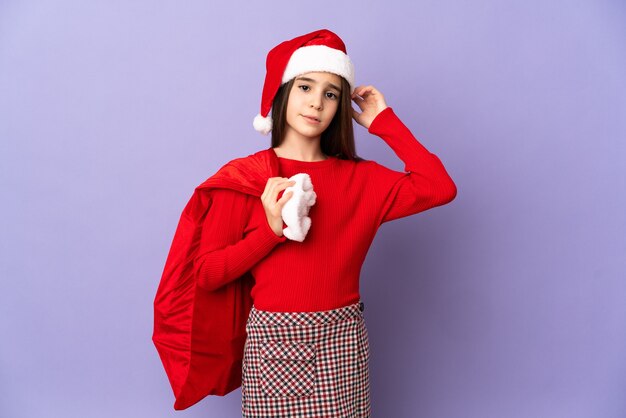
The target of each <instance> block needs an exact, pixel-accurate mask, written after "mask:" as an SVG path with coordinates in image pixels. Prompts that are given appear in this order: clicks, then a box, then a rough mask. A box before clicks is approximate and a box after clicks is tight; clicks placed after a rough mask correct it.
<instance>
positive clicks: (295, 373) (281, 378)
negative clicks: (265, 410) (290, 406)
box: [259, 340, 317, 397]
mask: <svg viewBox="0 0 626 418" xmlns="http://www.w3.org/2000/svg"><path fill="white" fill-rule="evenodd" d="M316 351H317V347H316V345H315V344H314V343H304V342H299V341H283V340H264V341H261V344H260V350H259V355H260V357H261V362H260V370H259V371H260V374H259V378H260V386H261V390H262V391H263V394H264V395H265V396H268V397H300V396H309V395H311V394H312V393H313V392H314V391H315V384H316V372H317V370H316V358H315V355H316Z"/></svg>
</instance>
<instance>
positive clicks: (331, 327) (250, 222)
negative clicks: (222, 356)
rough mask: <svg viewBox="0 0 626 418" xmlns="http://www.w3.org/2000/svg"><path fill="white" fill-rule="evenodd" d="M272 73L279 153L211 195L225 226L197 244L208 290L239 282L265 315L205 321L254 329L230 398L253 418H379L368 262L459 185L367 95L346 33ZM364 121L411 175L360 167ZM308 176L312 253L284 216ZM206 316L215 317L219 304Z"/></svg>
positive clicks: (239, 165)
mask: <svg viewBox="0 0 626 418" xmlns="http://www.w3.org/2000/svg"><path fill="white" fill-rule="evenodd" d="M266 68H267V74H266V77H265V84H264V87H263V96H262V101H261V112H260V113H259V114H258V115H257V116H256V117H255V118H254V123H253V126H254V128H255V129H256V130H257V131H259V132H261V133H263V134H268V133H269V132H270V131H271V132H272V137H271V142H272V143H271V147H270V148H267V149H264V150H262V151H259V152H257V153H255V154H253V155H250V156H248V157H245V158H240V159H236V160H233V161H231V162H230V163H228V164H227V165H225V166H224V167H222V168H221V169H220V171H218V173H216V175H215V176H213V177H212V178H210V179H209V180H207V182H205V183H203V185H205V186H208V185H209V184H211V185H213V187H214V188H213V189H212V194H211V198H210V201H211V204H210V212H209V213H210V214H211V215H210V219H208V220H206V221H204V222H202V227H201V233H199V236H200V238H199V239H198V241H197V245H191V246H190V247H193V248H194V249H195V250H194V252H193V254H194V256H193V263H192V264H193V265H192V267H190V269H189V270H190V271H193V280H194V282H195V283H196V285H197V287H198V288H200V289H203V290H202V291H203V292H212V293H211V294H213V295H223V294H225V293H224V292H226V290H224V289H231V288H232V286H235V283H238V284H239V285H240V287H238V288H237V290H236V291H233V293H232V294H236V295H239V296H236V297H237V298H241V297H250V298H251V299H250V303H253V304H252V306H251V307H250V308H249V309H246V303H242V304H239V305H238V306H239V308H237V309H235V308H233V305H232V303H230V304H228V303H225V304H224V305H223V306H226V307H227V309H229V311H228V313H227V314H226V313H224V312H225V310H226V309H222V308H220V310H219V311H218V310H217V308H215V309H214V310H213V311H212V312H213V313H214V314H215V315H208V314H205V316H204V318H205V319H204V321H205V322H206V321H209V320H211V318H213V317H217V316H219V317H221V318H226V319H225V321H226V325H225V326H224V327H223V328H220V329H219V330H218V331H216V329H217V328H215V329H213V331H211V332H212V334H217V333H219V334H221V333H222V332H224V331H225V330H231V329H232V328H236V327H237V325H236V324H237V323H243V324H244V325H245V335H244V334H243V333H242V335H244V338H242V340H241V341H243V344H244V346H243V350H240V351H239V352H238V351H236V350H237V349H239V346H238V345H237V344H235V343H233V344H231V345H232V346H234V347H235V351H234V354H232V356H233V357H234V358H235V360H238V359H241V360H242V362H241V363H240V364H241V367H240V370H238V371H240V372H241V375H240V377H241V379H240V380H236V381H235V379H233V378H232V376H230V378H231V379H230V382H231V383H232V384H231V385H230V386H229V387H228V388H227V389H226V390H224V391H222V393H223V392H226V391H227V390H228V391H230V390H232V389H233V388H234V387H238V384H239V383H240V384H241V392H242V414H243V416H244V417H295V416H298V417H369V416H371V405H370V391H369V344H368V335H367V329H366V327H365V322H364V303H363V302H362V301H361V299H360V294H359V274H360V269H361V266H362V264H363V261H364V260H365V256H366V253H367V250H368V248H369V246H370V244H371V242H372V241H373V239H374V236H375V234H376V231H377V229H378V227H379V226H380V225H381V224H383V223H385V222H388V221H391V220H394V219H398V218H402V217H405V216H409V215H412V214H416V213H419V212H422V211H425V210H427V209H429V208H433V207H435V206H440V205H443V204H446V203H448V202H450V201H452V200H453V199H454V197H455V196H456V186H455V184H454V182H453V181H452V179H451V178H450V176H449V175H448V173H447V172H446V170H445V168H444V166H443V164H442V163H441V161H440V160H439V158H438V157H437V156H436V155H434V154H432V153H430V152H429V151H428V150H427V149H426V148H425V147H424V146H423V145H421V144H420V143H419V142H418V141H417V139H416V138H415V137H414V136H413V135H412V133H411V132H410V130H409V129H408V128H407V127H406V126H405V125H404V124H403V123H402V122H401V121H400V119H399V118H398V117H397V116H396V115H395V113H394V111H393V109H392V108H391V107H389V106H388V105H387V103H386V101H385V98H384V96H383V95H382V93H381V92H380V91H378V90H377V89H376V88H375V87H373V86H371V85H368V86H363V85H361V86H358V87H357V86H355V83H354V66H353V64H352V62H351V60H350V58H349V57H348V55H347V53H346V48H345V45H344V43H343V41H342V40H341V39H340V38H339V37H338V36H337V35H336V34H335V33H333V32H331V31H329V30H326V29H321V30H317V31H314V32H311V33H308V34H305V35H302V36H299V37H296V38H294V39H291V40H288V41H285V42H282V43H281V44H279V45H277V46H275V47H274V48H273V49H272V50H271V51H270V52H269V53H268V56H267V62H266ZM352 102H354V103H355V104H356V105H357V106H358V108H359V109H360V112H359V111H357V110H355V109H353V107H352ZM270 110H271V112H272V117H270V116H268V115H269V112H270ZM352 119H354V120H355V121H356V122H357V123H358V124H360V125H361V126H363V127H364V128H366V129H367V130H368V132H369V133H371V134H374V135H377V136H379V137H380V138H382V139H383V140H384V141H385V142H386V143H387V144H388V145H389V146H390V147H391V148H392V149H393V151H394V152H395V153H396V155H397V156H398V157H399V158H400V159H401V160H402V161H403V162H404V163H405V171H404V172H398V171H393V170H390V169H389V168H387V167H384V166H382V165H380V164H378V163H376V162H375V161H368V160H364V159H362V158H360V157H358V156H357V155H356V152H355V145H354V136H353V130H352ZM298 173H306V174H308V175H309V177H310V180H311V183H312V185H313V187H314V190H315V193H316V196H317V198H316V201H315V204H314V205H313V206H312V207H311V208H310V212H309V216H310V220H311V226H310V229H309V230H308V232H307V233H306V236H305V238H304V240H303V241H301V242H299V241H295V240H289V239H288V238H287V237H286V236H285V235H284V234H283V228H284V226H285V224H284V223H283V219H282V216H281V213H282V208H283V206H284V205H285V203H286V202H287V201H288V200H289V199H290V198H291V197H292V196H293V193H292V192H291V191H288V192H286V193H283V192H284V191H285V189H286V188H287V187H290V186H293V185H294V184H295V182H294V181H293V180H290V177H292V176H294V175H295V174H298ZM218 175H219V176H218ZM214 177H219V185H218V183H216V182H217V181H218V180H217V179H215V178H214ZM235 184H236V185H235ZM199 187H200V186H199ZM281 194H282V195H281ZM188 206H193V207H199V206H198V205H197V204H193V205H192V204H191V202H190V204H188ZM204 207H205V206H203V210H204ZM181 222H182V220H181ZM240 225H241V227H240V228H241V229H242V231H241V233H240V232H238V231H237V228H239V226H240ZM179 228H180V227H179ZM177 234H178V232H177ZM171 252H174V251H173V250H172V251H171ZM177 252H178V251H177ZM168 263H169V260H168ZM166 270H167V266H166ZM246 277H253V280H251V281H250V287H249V288H247V287H245V286H244V285H243V284H241V283H246V281H245V278H246ZM179 287H180V286H179ZM247 290H249V292H247ZM220 292H222V293H220ZM241 295H243V296H241ZM203 297H204V296H203ZM237 300H239V299H237ZM252 301H253V302H252ZM156 304H157V302H156V301H155V306H156ZM196 306H200V305H199V302H196ZM205 306H209V307H210V308H206V309H203V312H205V313H206V311H207V310H208V309H211V308H214V307H215V306H216V305H215V304H213V305H211V304H209V303H206V304H205ZM231 311H232V312H235V313H233V314H232V315H231ZM241 311H243V314H242V313H241ZM197 312H199V309H196V314H194V315H196V316H197V315H198V313H197ZM224 315H226V316H224ZM241 315H243V321H242V319H241ZM214 321H215V320H214ZM233 324H235V325H233ZM155 330H156V326H155ZM155 334H156V331H155ZM192 340H194V341H197V340H198V339H197V338H195V339H194V338H192ZM202 341H205V340H202ZM214 341H215V344H217V342H216V341H217V339H215V340H214ZM232 341H235V338H234V337H233V339H232ZM155 343H156V339H155ZM171 345H172V344H169V346H171ZM206 345H207V343H206V341H205V343H204V345H202V344H196V346H195V347H196V348H197V347H206ZM157 346H158V345H157ZM164 346H165V344H164ZM207 351H210V350H207ZM241 351H243V352H241ZM191 352H194V350H193V349H192V350H191ZM216 352H217V350H213V354H215V353H216ZM161 354H162V358H163V353H162V352H161ZM205 357H206V358H209V357H211V355H208V354H207V356H205ZM165 362H166V361H165V359H164V363H165ZM192 363H194V361H192ZM196 364H197V363H196ZM234 364H235V365H238V364H239V363H237V362H236V361H235V362H234ZM200 369H201V368H196V370H200ZM205 370H207V373H208V371H209V368H208V367H206V368H205ZM210 372H211V373H213V374H216V372H215V369H210ZM168 374H170V373H169V371H168ZM231 374H232V373H231ZM238 377H239V376H238V375H235V378H238ZM233 382H235V383H233ZM172 384H173V386H174V383H172ZM175 392H176V388H175ZM176 393H177V397H179V398H180V396H179V392H176ZM209 393H217V392H215V391H213V392H209ZM198 396H200V395H198ZM198 396H196V398H197V397H198ZM196 401H197V399H196Z"/></svg>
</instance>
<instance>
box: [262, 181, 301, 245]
mask: <svg viewBox="0 0 626 418" xmlns="http://www.w3.org/2000/svg"><path fill="white" fill-rule="evenodd" d="M294 184H296V181H295V180H288V179H287V177H270V178H269V179H267V183H265V190H263V194H262V195H261V202H262V203H263V209H265V216H267V222H268V223H269V225H270V227H271V228H272V230H273V231H274V233H275V234H276V235H278V236H279V237H282V236H283V217H282V216H281V213H282V210H283V206H284V205H285V203H287V201H288V200H289V199H290V198H291V196H292V195H293V191H292V190H290V191H289V192H287V193H284V194H283V196H282V197H281V198H280V200H278V201H277V200H276V198H277V197H278V193H279V192H280V191H281V190H285V189H286V188H287V187H289V186H293V185H294Z"/></svg>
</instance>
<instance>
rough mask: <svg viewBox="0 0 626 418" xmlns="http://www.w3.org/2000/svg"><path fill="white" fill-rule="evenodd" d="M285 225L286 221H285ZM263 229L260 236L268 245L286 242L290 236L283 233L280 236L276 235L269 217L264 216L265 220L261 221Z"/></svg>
mask: <svg viewBox="0 0 626 418" xmlns="http://www.w3.org/2000/svg"><path fill="white" fill-rule="evenodd" d="M283 225H284V223H283ZM261 231H262V236H261V237H260V238H259V239H260V240H262V242H263V243H267V244H268V245H272V246H273V245H276V244H278V243H281V242H285V241H286V240H287V239H288V238H287V237H286V236H285V235H284V234H283V235H281V236H280V237H279V236H278V235H276V233H275V232H274V230H273V229H272V227H271V226H270V223H269V222H268V221H267V217H266V216H264V217H263V222H261Z"/></svg>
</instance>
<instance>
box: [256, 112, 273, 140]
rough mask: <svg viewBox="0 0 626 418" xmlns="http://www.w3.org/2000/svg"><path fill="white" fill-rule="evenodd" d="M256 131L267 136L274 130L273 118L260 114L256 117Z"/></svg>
mask: <svg viewBox="0 0 626 418" xmlns="http://www.w3.org/2000/svg"><path fill="white" fill-rule="evenodd" d="M252 125H253V126H254V129H255V130H257V131H259V132H261V133H262V134H263V135H267V134H268V133H270V131H271V130H272V118H271V117H270V116H269V115H268V116H267V117H263V116H262V115H261V114H260V113H259V114H258V115H256V116H255V117H254V122H253V123H252Z"/></svg>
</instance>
